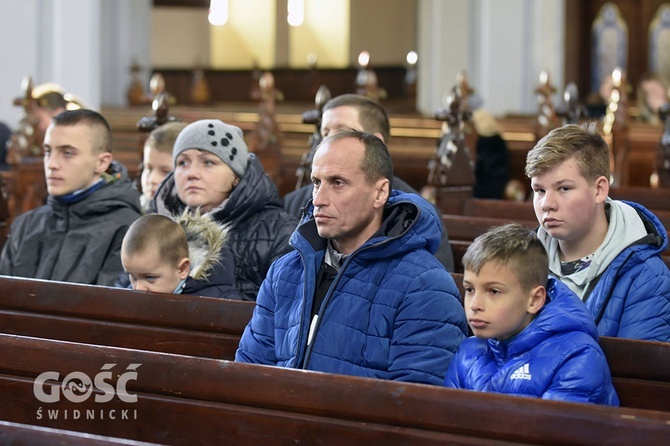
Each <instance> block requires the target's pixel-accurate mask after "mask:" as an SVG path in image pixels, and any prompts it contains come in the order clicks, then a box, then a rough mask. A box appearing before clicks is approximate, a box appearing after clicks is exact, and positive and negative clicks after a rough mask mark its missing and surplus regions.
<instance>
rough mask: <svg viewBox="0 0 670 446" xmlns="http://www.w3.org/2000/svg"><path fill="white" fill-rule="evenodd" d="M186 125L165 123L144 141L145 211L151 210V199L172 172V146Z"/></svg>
mask: <svg viewBox="0 0 670 446" xmlns="http://www.w3.org/2000/svg"><path fill="white" fill-rule="evenodd" d="M186 125H187V124H186V123H185V122H178V121H172V122H168V123H165V124H163V125H161V126H160V127H156V128H155V129H153V130H152V131H151V133H149V136H148V137H147V140H146V141H145V142H144V149H143V156H142V175H141V176H140V179H141V181H140V184H141V185H142V196H141V197H140V203H141V204H142V209H143V210H144V212H145V213H149V212H151V200H153V198H154V195H156V191H157V190H158V186H160V184H161V182H162V181H163V180H164V179H165V177H166V176H168V174H169V173H170V172H172V148H173V147H174V142H175V141H176V140H177V136H178V135H179V133H180V132H181V131H182V130H184V127H186Z"/></svg>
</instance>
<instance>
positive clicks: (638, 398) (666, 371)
mask: <svg viewBox="0 0 670 446" xmlns="http://www.w3.org/2000/svg"><path fill="white" fill-rule="evenodd" d="M599 343H600V346H601V347H602V349H603V351H604V352H605V356H606V357H607V363H608V364H609V366H610V371H611V372H612V379H613V382H614V387H615V388H616V390H617V393H618V395H619V400H620V402H621V405H622V406H626V407H637V408H642V409H658V410H666V411H670V393H668V392H669V391H670V343H667V342H652V341H639V340H635V339H623V338H610V337H606V336H602V337H601V338H600V340H599Z"/></svg>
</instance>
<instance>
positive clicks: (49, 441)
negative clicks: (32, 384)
mask: <svg viewBox="0 0 670 446" xmlns="http://www.w3.org/2000/svg"><path fill="white" fill-rule="evenodd" d="M0 440H1V442H2V444H11V445H17V446H18V445H73V446H79V445H81V446H107V445H117V446H118V445H128V446H148V445H152V444H157V443H147V442H143V441H135V440H129V439H125V438H118V437H108V436H101V435H94V434H87V433H85V432H76V431H71V430H69V431H68V430H63V429H54V428H49V427H42V426H34V425H30V424H21V423H11V422H9V421H0Z"/></svg>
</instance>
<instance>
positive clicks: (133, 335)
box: [0, 277, 255, 359]
mask: <svg viewBox="0 0 670 446" xmlns="http://www.w3.org/2000/svg"><path fill="white" fill-rule="evenodd" d="M254 305H255V304H254V303H253V302H242V301H231V300H226V299H215V298H208V297H199V296H188V295H171V294H159V293H141V292H136V291H132V290H125V289H119V288H109V287H102V286H92V285H81V284H74V283H64V282H50V281H43V280H32V279H21V278H13V277H1V278H0V327H1V328H0V331H2V332H3V333H14V334H21V335H26V336H36V337H43V338H51V339H60V340H66V341H68V340H69V341H75V342H84V343H89V344H102V345H111V346H118V347H129V348H137V349H146V350H154V351H162V352H166V353H178V354H187V355H193V356H203V357H211V358H222V359H232V358H233V357H234V355H235V351H236V350H237V345H238V344H239V339H240V336H241V334H242V332H243V331H244V328H245V327H246V324H247V323H248V322H249V320H250V319H251V314H252V312H253V309H254Z"/></svg>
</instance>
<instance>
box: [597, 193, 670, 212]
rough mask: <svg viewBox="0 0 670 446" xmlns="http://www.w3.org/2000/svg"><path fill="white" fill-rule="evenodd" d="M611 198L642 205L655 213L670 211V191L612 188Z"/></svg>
mask: <svg viewBox="0 0 670 446" xmlns="http://www.w3.org/2000/svg"><path fill="white" fill-rule="evenodd" d="M609 195H610V197H612V198H613V199H615V200H626V201H634V202H636V203H640V204H641V205H643V206H644V207H646V208H648V209H651V210H654V211H670V189H651V188H647V187H622V188H616V189H615V188H610V193H609Z"/></svg>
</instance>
